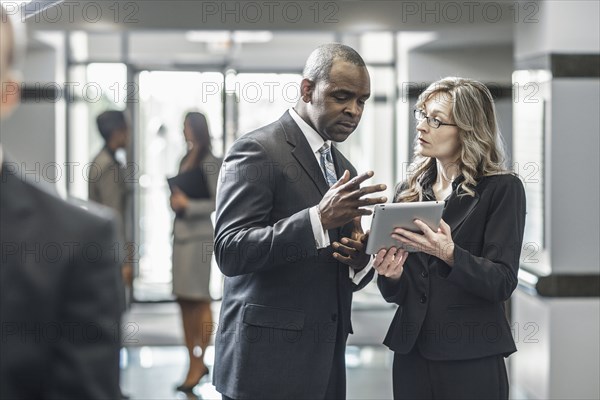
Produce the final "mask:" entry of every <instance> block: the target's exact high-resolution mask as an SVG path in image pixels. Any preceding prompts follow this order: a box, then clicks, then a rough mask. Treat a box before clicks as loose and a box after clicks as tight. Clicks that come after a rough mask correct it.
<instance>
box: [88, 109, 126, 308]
mask: <svg viewBox="0 0 600 400" xmlns="http://www.w3.org/2000/svg"><path fill="white" fill-rule="evenodd" d="M96 125H97V126H98V132H100V135H101V136H102V139H103V140H104V147H103V148H102V149H101V150H100V152H99V153H98V154H97V155H96V157H94V160H93V161H92V167H91V168H89V170H88V171H89V174H88V194H89V200H90V201H95V202H96V203H99V204H102V205H104V206H107V207H110V208H112V209H113V210H114V211H115V213H116V215H117V224H118V226H119V229H118V237H119V252H121V253H122V254H123V261H124V262H123V264H122V266H121V274H122V276H123V282H124V283H125V287H124V288H123V291H124V292H127V291H126V288H127V289H130V288H131V284H132V279H133V265H132V259H133V257H134V254H133V253H134V251H133V249H134V245H133V241H132V240H131V226H130V225H131V224H129V223H128V222H129V215H130V214H129V210H130V206H131V197H132V194H133V187H132V185H131V184H129V183H128V180H129V181H130V180H131V178H132V175H133V171H132V170H131V168H129V167H130V166H131V165H129V167H128V166H127V163H125V160H124V158H120V157H119V156H118V154H125V149H126V147H127V146H128V144H129V140H130V136H131V133H130V128H129V122H128V120H127V116H126V115H125V113H124V112H123V111H118V110H108V111H104V112H103V113H102V114H100V115H98V117H97V118H96ZM125 297H127V298H128V297H129V295H126V296H125ZM123 307H124V309H125V308H126V307H125V304H123Z"/></svg>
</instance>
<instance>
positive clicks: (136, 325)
mask: <svg viewBox="0 0 600 400" xmlns="http://www.w3.org/2000/svg"><path fill="white" fill-rule="evenodd" d="M219 306H220V303H219V302H214V303H213V314H214V315H215V321H218V318H217V316H218V312H219ZM393 313H394V307H391V306H390V305H388V304H386V303H385V302H384V301H383V300H382V299H381V296H380V295H379V294H378V293H377V292H376V291H373V290H369V289H367V290H363V291H361V292H358V293H356V295H355V300H354V303H353V314H352V322H353V325H354V332H355V334H354V335H351V336H350V338H349V340H348V346H347V348H346V366H347V383H348V386H347V394H348V399H365V400H367V399H369V400H379V399H381V400H383V399H391V398H392V382H391V366H392V353H391V352H390V351H389V350H388V349H387V348H386V347H384V346H383V345H381V343H382V341H383V337H384V336H385V333H386V331H387V328H388V326H389V323H390V321H391V319H392V316H393ZM179 318H180V317H179V309H178V306H177V304H175V303H155V304H151V303H136V304H134V305H133V307H132V309H131V310H130V312H129V313H128V314H127V315H126V316H125V318H124V322H123V324H124V327H125V328H124V330H125V345H126V347H125V348H124V349H123V351H122V357H121V358H122V370H121V387H122V389H123V392H124V393H125V394H128V395H130V396H131V399H133V400H135V399H143V400H154V399H156V400H158V399H160V400H167V399H187V398H189V399H220V398H221V396H220V394H219V393H217V392H216V390H215V388H214V386H213V385H212V384H211V379H212V377H211V376H209V377H206V378H204V379H203V380H202V381H201V383H200V384H199V385H198V386H197V387H196V388H195V394H194V395H191V396H186V395H185V394H184V393H181V392H176V391H175V389H174V388H175V386H176V385H178V384H180V383H181V381H182V379H183V378H184V375H185V372H186V371H185V368H186V366H187V360H186V350H185V348H184V347H183V333H182V328H181V321H180V319H179ZM205 362H206V364H207V366H208V367H209V369H211V370H212V366H213V362H214V348H213V347H212V346H211V347H209V348H208V349H207V352H206V356H205ZM511 398H512V399H519V400H525V399H527V397H526V396H525V395H524V393H522V392H521V391H519V389H518V388H515V387H511Z"/></svg>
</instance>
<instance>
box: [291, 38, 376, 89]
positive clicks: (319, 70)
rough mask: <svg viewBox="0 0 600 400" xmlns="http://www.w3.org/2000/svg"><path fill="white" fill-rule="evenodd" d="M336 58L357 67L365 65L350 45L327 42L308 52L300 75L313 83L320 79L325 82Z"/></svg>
mask: <svg viewBox="0 0 600 400" xmlns="http://www.w3.org/2000/svg"><path fill="white" fill-rule="evenodd" d="M336 60H341V61H346V62H349V63H351V64H354V65H356V66H359V67H364V66H365V61H364V60H363V59H362V57H361V56H360V54H358V53H357V52H356V50H354V49H353V48H352V47H350V46H346V45H344V44H340V43H328V44H324V45H321V46H319V47H317V48H316V49H315V50H314V51H313V52H312V53H310V56H308V59H307V60H306V65H305V66H304V71H303V72H302V77H303V78H305V79H308V80H309V81H312V82H313V83H316V82H318V81H320V80H324V81H325V82H327V81H328V79H329V72H330V71H331V66H332V65H333V62H334V61H336Z"/></svg>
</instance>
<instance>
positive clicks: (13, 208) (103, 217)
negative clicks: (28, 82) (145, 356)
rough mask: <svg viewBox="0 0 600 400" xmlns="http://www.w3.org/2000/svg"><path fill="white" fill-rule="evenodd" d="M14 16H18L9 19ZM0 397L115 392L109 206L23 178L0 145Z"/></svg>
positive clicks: (3, 57) (1, 26) (11, 83)
mask: <svg viewBox="0 0 600 400" xmlns="http://www.w3.org/2000/svg"><path fill="white" fill-rule="evenodd" d="M0 10H1V13H0V14H1V18H0V40H1V41H2V46H1V47H0V68H1V69H0V74H1V75H2V76H1V83H2V88H1V89H0V91H1V93H0V94H1V98H2V104H1V108H0V117H1V118H4V117H6V116H7V115H8V114H9V112H10V111H11V110H12V109H13V108H14V107H15V106H16V105H17V103H18V102H19V98H18V96H17V95H15V94H13V93H14V92H15V91H14V90H13V89H14V88H15V87H17V86H18V84H17V83H16V80H15V78H14V75H13V73H14V71H13V69H14V59H15V54H17V53H18V49H17V48H15V47H16V46H15V44H14V43H15V42H16V41H15V40H14V37H15V30H14V29H13V28H12V27H13V26H15V25H16V24H12V23H11V21H10V20H9V19H8V16H7V15H6V13H5V12H4V10H3V9H2V7H0ZM17 24H18V22H17ZM0 158H4V160H3V161H2V160H0V168H1V171H0V176H1V182H0V238H1V242H2V243H1V246H2V257H1V263H0V322H1V325H0V326H1V328H2V344H1V347H0V398H2V399H117V398H119V396H120V393H119V384H118V383H119V342H120V339H119V317H120V308H119V297H120V292H119V290H118V288H119V285H120V275H119V270H118V264H117V262H116V260H115V257H114V253H113V251H112V250H113V247H112V246H113V245H114V243H115V240H116V225H115V223H114V215H113V214H112V212H111V211H110V210H108V209H107V208H104V207H102V208H101V209H100V208H98V209H95V207H94V206H89V207H90V210H91V211H85V210H83V209H82V208H81V207H79V206H76V205H74V204H69V203H67V202H65V201H63V200H61V199H59V198H57V197H55V196H54V195H52V194H49V193H46V192H45V191H43V190H41V189H39V188H38V187H36V186H34V185H31V184H29V183H26V182H24V181H23V180H22V179H21V174H20V173H19V171H18V170H17V168H15V165H16V164H15V163H13V162H10V161H9V160H7V159H6V156H5V155H4V154H3V153H2V149H1V148H0Z"/></svg>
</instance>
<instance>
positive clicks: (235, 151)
mask: <svg viewBox="0 0 600 400" xmlns="http://www.w3.org/2000/svg"><path fill="white" fill-rule="evenodd" d="M333 157H334V163H335V165H336V170H337V173H338V176H339V175H341V174H342V173H343V171H344V170H345V169H348V170H349V171H350V172H351V174H352V175H353V176H355V175H356V170H355V169H354V168H353V167H352V165H351V164H350V162H348V160H346V159H345V158H344V156H342V154H341V153H340V152H339V151H337V150H336V149H335V148H334V150H333ZM327 190H328V186H327V183H326V182H325V178H324V177H323V173H322V170H321V168H320V166H319V164H318V163H317V160H316V158H315V156H314V155H313V153H312V150H311V149H310V146H309V145H308V142H307V140H306V138H305V137H304V135H303V134H302V132H301V130H300V128H299V127H298V126H297V125H296V123H295V122H294V120H293V119H292V118H291V116H290V115H289V113H287V112H286V113H285V114H284V115H283V116H282V117H281V118H280V119H279V120H278V121H276V122H274V123H272V124H270V125H268V126H265V127H263V128H261V129H258V130H257V131H254V132H251V133H248V134H246V135H244V136H243V137H241V138H240V139H238V140H237V141H236V142H235V143H234V144H233V146H232V148H231V150H230V151H229V153H228V155H227V157H226V158H225V160H224V163H223V167H222V169H221V176H220V186H219V188H218V191H217V219H216V237H215V253H216V257H217V262H218V264H219V267H220V269H221V271H222V272H223V273H224V274H225V275H226V278H225V287H224V293H223V304H222V307H221V316H220V321H219V330H218V333H217V337H216V359H215V370H214V383H215V385H216V387H217V390H218V391H219V392H221V393H223V394H225V395H226V396H229V397H232V398H253V399H257V398H277V399H282V398H322V397H323V396H324V394H325V390H326V387H327V383H328V379H329V373H330V371H331V368H332V361H333V351H334V345H335V341H336V330H337V327H338V324H341V332H343V338H344V339H345V338H346V337H347V335H348V333H351V332H352V325H351V323H350V305H351V302H352V292H353V291H354V290H358V289H359V287H358V286H356V285H355V284H353V283H352V281H351V280H350V278H349V276H348V266H347V265H343V264H341V263H338V262H337V261H336V260H335V259H334V258H333V257H332V250H331V246H330V247H328V248H326V249H322V250H317V249H316V245H315V239H314V235H313V231H312V227H311V224H310V218H309V211H308V210H309V208H310V207H312V206H314V205H316V204H318V203H319V202H320V200H321V199H322V197H323V195H324V194H325V192H326V191H327ZM351 229H352V225H351V224H349V225H347V226H345V227H344V228H343V229H334V230H330V231H329V234H330V238H331V240H332V242H333V241H335V240H339V238H340V235H342V234H343V235H345V236H347V235H349V234H350V231H351ZM371 278H372V274H369V275H368V276H367V277H366V278H365V279H364V280H363V281H362V282H361V285H360V287H362V286H364V285H365V284H366V283H368V281H369V280H370V279H371Z"/></svg>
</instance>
